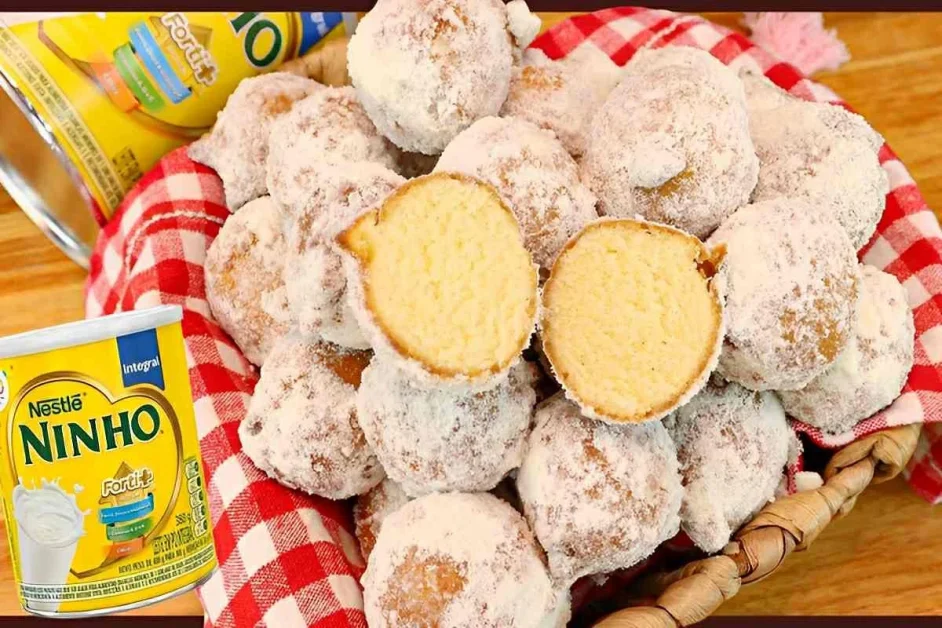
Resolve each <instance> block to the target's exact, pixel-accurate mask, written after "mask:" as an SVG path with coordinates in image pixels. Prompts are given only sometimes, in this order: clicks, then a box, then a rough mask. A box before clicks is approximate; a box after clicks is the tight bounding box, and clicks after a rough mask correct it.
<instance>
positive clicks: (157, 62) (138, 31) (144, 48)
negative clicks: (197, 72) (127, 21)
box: [130, 24, 190, 104]
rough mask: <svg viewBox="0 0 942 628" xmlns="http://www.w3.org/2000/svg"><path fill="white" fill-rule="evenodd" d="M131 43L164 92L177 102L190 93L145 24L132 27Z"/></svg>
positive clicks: (172, 100)
mask: <svg viewBox="0 0 942 628" xmlns="http://www.w3.org/2000/svg"><path fill="white" fill-rule="evenodd" d="M130 36H131V45H132V46H134V52H136V53H137V57H138V59H140V60H141V63H143V64H144V67H145V68H147V71H148V72H149V73H150V75H151V77H152V78H153V79H154V80H155V81H156V82H157V85H158V86H159V87H160V89H161V90H163V92H164V94H166V95H167V97H168V98H169V99H170V100H171V102H173V103H174V104H177V103H179V102H181V101H183V100H184V99H186V97H187V96H189V95H190V89H189V88H188V87H187V86H186V85H184V84H183V81H181V80H180V77H178V76H177V73H176V72H174V71H173V67H172V66H171V65H170V61H169V60H168V59H167V57H166V56H165V55H164V51H163V50H161V49H160V45H159V44H158V43H157V40H156V39H154V35H153V34H152V33H151V32H150V31H149V30H148V29H147V26H145V25H144V24H138V25H136V26H134V28H132V29H131V32H130Z"/></svg>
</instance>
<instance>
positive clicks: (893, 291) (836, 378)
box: [780, 266, 915, 433]
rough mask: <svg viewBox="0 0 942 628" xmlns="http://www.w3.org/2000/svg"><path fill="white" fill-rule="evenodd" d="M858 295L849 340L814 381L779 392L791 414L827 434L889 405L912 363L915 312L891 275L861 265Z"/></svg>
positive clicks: (846, 428)
mask: <svg viewBox="0 0 942 628" xmlns="http://www.w3.org/2000/svg"><path fill="white" fill-rule="evenodd" d="M860 269H861V270H860V276H861V279H860V299H859V301H858V306H857V316H856V318H855V322H854V327H853V330H852V334H851V338H850V341H849V342H848V343H847V346H846V347H845V348H844V350H843V351H842V352H841V354H840V356H838V358H837V360H836V361H835V362H834V364H832V365H831V366H830V368H828V369H827V370H826V371H825V372H824V373H822V374H821V375H819V376H818V377H816V378H815V379H813V380H812V381H811V383H810V384H808V385H807V386H805V387H804V388H802V389H801V390H796V391H791V392H788V391H785V392H782V393H780V395H781V397H782V403H783V404H785V409H786V410H787V411H788V413H789V414H790V415H791V416H793V417H795V418H796V419H798V420H799V421H802V422H804V423H807V424H809V425H813V426H815V427H818V428H821V429H822V430H824V431H826V432H832V433H845V432H848V431H850V430H851V429H853V427H854V425H856V424H857V423H859V422H860V421H862V420H864V419H866V418H869V417H870V416H871V415H873V414H875V413H876V412H878V411H879V410H882V409H883V408H885V407H886V406H888V405H890V404H891V403H892V402H893V401H894V400H895V399H896V398H897V397H898V396H899V394H900V391H901V390H902V389H903V386H904V385H905V384H906V379H907V377H908V376H909V371H910V370H911V369H912V366H913V339H914V334H915V329H914V325H913V313H912V311H911V310H910V308H909V305H908V304H907V302H906V290H905V288H903V286H902V285H900V283H899V281H898V280H897V279H896V277H894V276H893V275H889V274H887V273H884V272H881V271H879V270H877V269H876V268H874V267H872V266H861V267H860Z"/></svg>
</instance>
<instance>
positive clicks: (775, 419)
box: [665, 377, 790, 553]
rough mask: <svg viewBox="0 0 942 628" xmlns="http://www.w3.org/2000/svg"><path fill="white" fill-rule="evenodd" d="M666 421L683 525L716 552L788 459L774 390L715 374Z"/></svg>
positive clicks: (771, 492)
mask: <svg viewBox="0 0 942 628" xmlns="http://www.w3.org/2000/svg"><path fill="white" fill-rule="evenodd" d="M665 425H666V426H667V429H668V431H669V432H670V434H671V437H672V438H673V439H674V443H675V444H676V445H677V457H678V458H679V460H680V473H681V476H683V479H684V502H683V506H681V510H680V517H681V521H682V524H681V525H682V527H683V529H684V531H685V532H686V533H687V535H688V536H689V537H690V539H691V540H692V541H693V542H694V543H695V544H696V545H697V547H699V548H700V549H702V550H704V551H706V552H710V553H712V552H718V551H719V550H721V549H723V547H724V546H725V545H726V543H728V542H729V539H730V537H731V536H732V534H733V532H735V531H736V529H738V528H739V526H741V525H742V524H743V523H745V522H746V521H748V520H749V519H750V518H751V517H752V515H754V514H755V513H756V512H758V510H759V509H761V508H762V507H763V506H765V505H766V504H767V503H769V502H770V501H771V500H772V499H774V496H775V489H776V487H777V486H778V483H779V480H780V479H781V477H782V472H783V471H784V469H785V463H786V461H787V459H788V445H789V435H790V431H789V429H788V422H787V421H786V419H785V410H783V409H782V404H781V403H780V402H779V400H778V399H777V398H776V397H775V395H774V394H773V393H771V392H752V391H749V390H747V389H745V388H743V387H742V386H740V385H739V384H734V383H727V382H725V381H723V380H722V379H721V378H719V377H713V378H712V379H711V381H710V384H709V385H708V386H707V387H706V388H704V389H703V390H701V391H700V393H699V394H697V396H696V397H694V398H693V399H692V400H691V401H690V403H688V404H687V405H685V406H683V407H681V408H680V409H679V410H677V411H676V412H675V413H674V414H672V415H671V416H670V417H668V419H666V420H665Z"/></svg>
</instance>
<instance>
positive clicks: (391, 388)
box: [357, 358, 536, 496]
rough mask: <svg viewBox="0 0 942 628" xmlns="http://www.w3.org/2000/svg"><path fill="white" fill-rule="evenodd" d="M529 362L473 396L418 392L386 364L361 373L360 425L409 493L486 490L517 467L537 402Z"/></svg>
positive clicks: (434, 390)
mask: <svg viewBox="0 0 942 628" xmlns="http://www.w3.org/2000/svg"><path fill="white" fill-rule="evenodd" d="M532 368H533V367H531V366H530V365H529V364H526V363H520V364H517V365H516V366H514V367H513V368H512V369H511V370H510V372H509V375H508V376H507V377H506V378H504V379H503V380H502V381H501V382H500V383H499V384H497V385H495V386H493V387H491V388H489V389H487V390H484V391H480V392H477V393H470V392H467V391H456V390H454V389H446V388H425V387H421V386H418V385H416V384H415V383H413V382H412V381H411V380H410V379H409V378H408V376H407V375H406V374H405V373H404V372H403V371H402V370H400V369H398V368H397V367H396V365H395V364H394V363H392V362H391V361H389V360H387V359H382V358H377V359H376V360H374V361H373V363H372V364H371V365H370V367H369V368H368V369H367V370H366V371H364V373H363V383H362V385H361V386H360V390H359V393H358V394H357V413H358V415H359V417H360V425H362V426H363V431H364V433H365V434H366V438H367V440H368V441H369V443H370V445H371V446H372V447H373V449H374V451H376V455H377V456H378V457H379V459H380V462H382V464H383V467H384V468H385V469H386V473H387V474H388V475H389V477H390V478H392V479H393V480H395V481H396V482H398V483H399V484H401V485H402V488H403V490H404V491H405V492H406V494H408V495H412V496H419V495H424V494H426V493H430V492H432V491H469V492H473V491H487V490H490V489H492V488H494V487H495V486H496V485H497V483H498V482H500V480H501V478H503V477H504V476H505V475H506V474H507V472H508V471H510V470H511V469H515V468H517V467H518V466H519V465H520V461H521V460H522V459H523V451H524V446H525V444H526V438H527V434H528V432H529V429H530V419H531V417H532V416H533V406H534V404H535V403H536V392H535V391H534V388H533V384H534V376H533V374H532V372H531V369H532Z"/></svg>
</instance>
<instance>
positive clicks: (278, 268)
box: [204, 196, 292, 366]
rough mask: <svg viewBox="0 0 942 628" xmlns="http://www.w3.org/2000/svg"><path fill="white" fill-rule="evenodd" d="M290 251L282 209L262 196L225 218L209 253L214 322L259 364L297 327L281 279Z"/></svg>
mask: <svg viewBox="0 0 942 628" xmlns="http://www.w3.org/2000/svg"><path fill="white" fill-rule="evenodd" d="M286 252H287V247H286V245H285V239H284V236H283V235H282V232H281V221H280V218H279V213H278V208H277V207H276V206H275V204H274V203H273V202H272V200H271V198H269V197H267V196H263V197H261V198H258V199H255V200H254V201H250V202H249V203H246V204H245V206H244V207H243V208H242V209H241V210H240V211H239V212H238V213H237V214H235V215H233V216H231V217H230V218H229V219H228V220H226V223H225V224H224V225H223V226H222V228H221V229H220V230H219V234H218V235H217V236H216V239H215V240H213V243H212V244H211V245H210V246H209V250H208V251H207V253H206V263H205V264H204V273H205V280H206V300H207V301H208V302H209V308H210V310H212V313H213V318H215V319H216V321H217V322H218V323H219V325H220V326H221V327H222V328H223V329H224V330H225V331H226V333H227V334H229V335H230V336H231V337H232V339H233V340H234V341H235V343H236V345H237V346H238V347H239V349H240V350H241V351H242V353H243V354H244V355H245V357H246V359H248V360H249V361H250V362H252V363H253V364H256V365H258V366H261V365H262V364H263V363H264V362H265V358H266V356H267V355H268V352H269V351H270V350H271V348H272V346H273V345H274V344H275V342H276V341H277V340H278V339H279V338H280V337H281V336H283V335H285V334H286V333H288V331H289V330H290V328H291V324H292V317H291V315H290V313H289V312H288V311H287V308H286V300H285V287H284V281H283V279H282V269H283V268H284V261H285V253H286Z"/></svg>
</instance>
